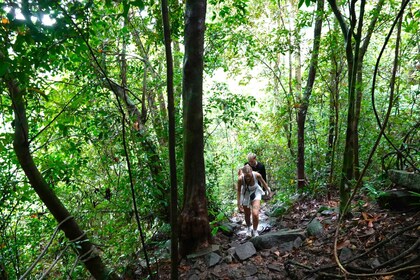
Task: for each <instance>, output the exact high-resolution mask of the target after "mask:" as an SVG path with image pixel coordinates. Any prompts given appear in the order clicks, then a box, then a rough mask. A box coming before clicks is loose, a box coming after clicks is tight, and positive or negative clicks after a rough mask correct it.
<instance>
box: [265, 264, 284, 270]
mask: <svg viewBox="0 0 420 280" xmlns="http://www.w3.org/2000/svg"><path fill="white" fill-rule="evenodd" d="M267 268H268V269H269V270H271V271H275V272H282V271H283V269H282V268H281V267H280V266H278V265H274V264H268V265H267Z"/></svg>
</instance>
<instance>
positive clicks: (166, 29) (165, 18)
mask: <svg viewBox="0 0 420 280" xmlns="http://www.w3.org/2000/svg"><path fill="white" fill-rule="evenodd" d="M161 4H162V5H161V6H162V22H163V33H164V39H165V54H166V88H167V91H168V117H169V167H170V178H171V200H170V207H171V209H170V217H171V229H172V232H171V279H173V280H177V279H178V186H177V178H176V157H175V146H176V143H175V101H174V82H173V79H174V67H173V58H172V48H171V41H172V40H171V29H170V21H169V11H168V1H167V0H162V2H161Z"/></svg>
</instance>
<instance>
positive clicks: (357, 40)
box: [328, 0, 383, 215]
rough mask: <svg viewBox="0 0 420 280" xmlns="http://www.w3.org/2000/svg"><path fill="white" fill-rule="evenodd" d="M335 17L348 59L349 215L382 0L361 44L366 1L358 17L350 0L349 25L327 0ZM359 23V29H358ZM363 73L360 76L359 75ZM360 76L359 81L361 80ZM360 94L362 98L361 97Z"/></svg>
mask: <svg viewBox="0 0 420 280" xmlns="http://www.w3.org/2000/svg"><path fill="white" fill-rule="evenodd" d="M328 2H329V4H330V6H331V9H332V11H333V12H334V15H335V17H336V18H337V20H338V23H339V24H340V27H341V31H342V33H343V38H344V44H345V46H346V59H347V72H348V112H347V129H346V142H345V148H344V156H343V167H342V177H341V181H340V213H341V214H343V215H346V214H347V211H348V209H347V211H346V212H345V211H344V210H345V209H344V207H345V205H346V204H347V202H348V200H349V198H350V192H351V181H352V180H353V179H355V178H356V177H355V175H356V172H355V170H356V169H358V157H359V147H358V122H359V115H358V114H360V106H361V93H359V92H357V90H361V85H362V75H361V71H362V67H363V57H364V53H365V52H366V49H367V46H368V44H369V40H370V36H371V33H372V32H373V28H374V26H375V23H376V19H377V17H378V14H379V12H380V10H381V8H382V5H383V1H382V0H381V1H379V2H378V3H377V6H376V9H377V11H376V14H375V15H374V17H373V18H372V21H371V23H370V25H369V27H368V34H367V36H366V38H365V41H364V44H363V45H362V46H360V44H361V40H362V27H363V19H364V13H365V5H366V0H362V1H361V2H360V5H359V9H360V11H359V16H358V17H357V16H356V2H357V0H351V2H350V5H349V15H350V16H349V18H350V25H349V26H348V25H347V23H346V22H345V19H344V17H343V15H342V14H341V12H340V10H339V8H338V7H337V3H336V1H335V0H328ZM356 24H357V29H356V32H355V28H356ZM359 73H360V75H359ZM359 79H360V80H359ZM358 95H360V96H359V99H358V97H357V96H358Z"/></svg>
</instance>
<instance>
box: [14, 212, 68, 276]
mask: <svg viewBox="0 0 420 280" xmlns="http://www.w3.org/2000/svg"><path fill="white" fill-rule="evenodd" d="M72 218H73V216H68V217H66V218H65V219H63V220H62V221H61V222H60V223H59V224H58V225H57V226H56V227H55V230H54V233H53V235H52V236H51V238H50V241H49V242H48V244H47V246H45V248H44V250H43V251H42V252H41V254H40V255H39V256H38V258H37V259H36V260H35V261H34V262H33V263H32V265H31V266H30V267H29V268H28V270H26V272H25V273H24V274H23V275H22V276H21V277H20V278H19V280H22V279H25V277H26V276H28V275H29V273H31V271H32V269H34V267H35V265H36V264H37V263H38V262H39V261H40V260H41V258H42V257H43V256H44V255H45V253H46V252H47V250H48V248H49V247H50V246H51V243H52V242H53V240H54V237H55V236H56V234H57V232H58V230H59V229H60V227H61V225H63V224H64V223H65V222H67V221H68V220H70V219H72Z"/></svg>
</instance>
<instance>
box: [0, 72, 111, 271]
mask: <svg viewBox="0 0 420 280" xmlns="http://www.w3.org/2000/svg"><path fill="white" fill-rule="evenodd" d="M5 80H6V81H5V82H6V83H7V87H8V89H9V93H10V97H11V99H12V104H13V110H14V112H15V138H14V142H13V147H14V150H15V153H16V155H17V158H18V160H19V163H20V165H21V166H22V169H23V171H24V172H25V174H26V176H27V177H28V179H29V182H30V184H31V186H32V187H33V188H34V190H35V191H36V193H37V194H38V196H39V197H40V198H41V200H42V201H43V202H44V203H45V205H46V206H47V208H48V210H49V211H50V212H51V213H52V214H53V216H54V218H55V219H56V220H57V222H59V226H60V227H61V229H62V230H63V231H64V233H65V235H66V237H67V238H68V239H69V240H70V241H71V242H73V243H74V244H75V245H76V246H75V248H76V250H77V252H78V254H79V256H80V261H81V262H83V263H84V264H85V266H86V268H87V269H88V270H89V272H90V273H91V274H92V276H93V277H94V278H95V279H118V277H117V275H115V274H113V273H110V272H109V270H108V269H107V268H106V267H105V265H104V264H103V262H102V260H101V258H100V256H99V253H98V249H97V248H96V246H95V245H93V244H92V243H91V242H90V241H89V238H88V237H87V234H86V233H85V232H84V231H83V230H82V229H81V228H80V226H79V225H78V223H77V222H76V221H75V219H74V218H73V217H72V216H71V214H70V213H69V212H68V210H67V209H66V208H65V207H64V205H63V204H62V203H61V201H60V199H59V198H58V197H57V196H56V195H55V193H54V192H53V191H52V189H51V188H50V187H49V185H48V183H47V182H46V181H45V179H44V178H43V176H42V174H41V173H40V172H39V170H38V168H37V167H36V165H35V162H34V160H33V158H32V156H31V152H30V139H29V127H28V120H27V117H26V108H25V103H24V97H23V93H22V91H21V90H20V89H19V87H18V85H17V84H16V82H14V81H13V80H11V79H7V78H6V79H5Z"/></svg>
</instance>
